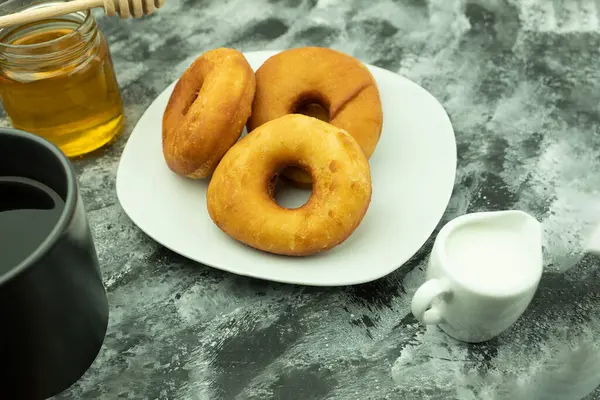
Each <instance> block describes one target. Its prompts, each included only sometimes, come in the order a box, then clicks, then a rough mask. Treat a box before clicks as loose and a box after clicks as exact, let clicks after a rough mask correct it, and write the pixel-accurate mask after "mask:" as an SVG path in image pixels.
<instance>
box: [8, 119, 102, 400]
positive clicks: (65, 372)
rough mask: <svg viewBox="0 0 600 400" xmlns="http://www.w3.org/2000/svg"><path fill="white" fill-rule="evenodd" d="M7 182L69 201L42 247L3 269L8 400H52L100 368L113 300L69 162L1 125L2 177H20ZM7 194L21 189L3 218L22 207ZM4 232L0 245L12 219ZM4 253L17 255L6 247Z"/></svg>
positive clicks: (26, 135)
mask: <svg viewBox="0 0 600 400" xmlns="http://www.w3.org/2000/svg"><path fill="white" fill-rule="evenodd" d="M7 177H18V178H19V179H21V178H22V179H24V182H37V183H39V184H42V185H45V186H44V187H47V188H50V189H52V190H53V193H55V195H56V194H57V195H58V196H59V197H60V199H58V200H61V201H62V202H64V203H63V206H62V207H61V209H59V210H58V211H57V214H56V215H57V217H56V223H52V224H50V225H52V226H50V230H49V232H48V234H47V235H46V234H45V233H42V234H41V235H42V236H43V237H42V242H41V243H39V245H37V246H35V247H34V248H32V251H31V252H30V253H29V254H26V257H24V258H23V259H22V260H20V261H18V262H17V261H15V263H14V264H9V263H5V264H4V265H3V267H2V268H0V362H1V363H2V372H1V373H0V398H1V399H46V398H48V397H52V396H54V395H56V394H58V393H60V392H62V391H64V390H65V389H67V388H69V387H70V386H71V385H73V384H74V383H75V382H76V381H77V380H79V378H81V376H82V375H83V374H84V373H85V372H86V371H87V369H88V368H89V367H90V365H91V364H92V363H93V361H94V359H95V358H96V356H97V355H98V352H99V351H100V348H101V347H102V343H103V341H104V337H105V334H106V329H107V326H108V300H107V296H106V291H105V288H104V285H103V283H102V277H101V274H100V268H99V263H98V257H97V253H96V249H95V247H94V242H93V238H92V235H91V232H90V228H89V225H88V221H87V216H86V213H85V208H84V204H83V201H82V199H81V196H80V193H79V189H78V185H77V177H76V175H75V171H74V170H73V167H72V165H71V163H70V161H69V159H68V158H67V157H66V156H65V155H64V154H63V153H62V152H61V151H60V150H59V149H58V147H56V146H55V145H53V144H52V143H50V142H48V141H46V140H45V139H42V138H41V137H38V136H35V135H33V134H30V133H26V132H23V131H18V130H14V129H3V128H0V180H1V179H2V178H4V179H12V178H7ZM0 185H2V182H0ZM15 187H17V186H15ZM7 190H14V189H11V188H8V189H7V188H6V187H5V188H4V193H5V194H4V195H2V194H1V193H0V196H2V197H3V198H5V202H4V203H5V204H4V207H5V209H4V210H2V209H0V213H2V212H5V213H7V212H10V211H6V210H10V209H11V208H12V209H14V208H15V207H14V206H15V205H14V204H12V205H11V203H10V199H9V200H6V199H8V198H10V197H11V196H10V193H9V192H7ZM6 193H8V195H7V194H6ZM14 198H16V199H18V200H16V202H24V203H26V202H27V201H28V199H27V196H23V197H18V196H16V197H14V196H13V200H14ZM14 202H15V201H13V203H14ZM7 204H8V205H7ZM1 206H2V200H1V199H0V207H1ZM19 207H20V205H19V204H16V208H19ZM27 207H28V206H27V204H23V205H22V208H24V209H26V208H27ZM25 211H27V210H25ZM4 215H5V217H6V216H7V215H8V214H4ZM0 221H3V220H2V219H0ZM4 221H6V219H5V220H4ZM1 228H2V227H0V232H2V229H1ZM21 228H23V229H33V230H35V229H38V226H37V225H34V224H29V225H28V226H25V227H21ZM4 229H5V231H4V235H5V237H4V238H2V237H0V240H7V241H6V242H5V243H9V242H8V239H9V236H8V235H7V234H6V230H7V229H10V228H8V223H6V222H5V227H4ZM40 229H41V228H40ZM38 233H39V232H38ZM34 236H35V235H34ZM0 245H1V243H0ZM0 248H2V247H0ZM3 251H4V252H5V253H6V254H5V256H6V255H7V254H8V253H10V252H11V251H10V248H8V249H7V248H6V246H5V247H4V250H3ZM2 257H3V255H2V254H0V263H2ZM9 258H10V257H9ZM4 260H6V258H5V259H4ZM11 265H12V266H11Z"/></svg>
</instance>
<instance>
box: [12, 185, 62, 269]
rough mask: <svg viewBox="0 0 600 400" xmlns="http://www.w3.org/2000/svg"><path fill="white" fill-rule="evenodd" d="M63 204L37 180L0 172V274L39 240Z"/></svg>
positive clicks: (49, 230)
mask: <svg viewBox="0 0 600 400" xmlns="http://www.w3.org/2000/svg"><path fill="white" fill-rule="evenodd" d="M64 206H65V202H64V200H63V199H62V198H61V197H60V196H59V195H58V194H57V193H56V192H55V191H54V190H52V189H51V188H49V187H48V186H46V185H44V184H42V183H40V182H37V181H34V180H31V179H28V178H22V177H14V176H5V177H2V176H0V276H1V275H2V274H4V273H5V272H7V271H9V270H10V269H12V268H14V267H16V266H17V265H18V264H19V263H21V262H22V261H23V260H25V259H26V258H27V257H28V256H29V255H30V254H31V253H33V252H34V251H35V250H36V249H37V248H38V247H39V246H40V244H42V242H43V241H44V239H46V238H47V237H48V235H49V234H50V232H51V231H52V229H53V228H54V227H55V226H56V223H57V222H58V220H59V218H60V215H61V213H62V211H63V209H64Z"/></svg>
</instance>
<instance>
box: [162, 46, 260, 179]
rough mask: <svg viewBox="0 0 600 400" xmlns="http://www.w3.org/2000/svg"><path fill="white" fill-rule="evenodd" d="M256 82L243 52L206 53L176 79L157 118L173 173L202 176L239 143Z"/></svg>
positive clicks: (169, 165) (208, 174)
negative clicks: (159, 120)
mask: <svg viewBox="0 0 600 400" xmlns="http://www.w3.org/2000/svg"><path fill="white" fill-rule="evenodd" d="M255 89H256V79H255V77H254V71H253V70H252V67H250V65H249V64H248V62H247V61H246V58H245V57H244V55H243V54H242V53H240V52H239V51H237V50H234V49H226V48H219V49H215V50H210V51H207V52H205V53H204V54H202V55H201V56H200V57H198V58H197V59H196V60H195V61H194V62H193V63H192V65H191V66H190V67H189V68H188V69H187V70H186V71H185V72H184V73H183V75H181V77H180V78H179V80H178V81H177V83H176V84H175V88H174V89H173V93H171V97H170V98H169V102H168V103H167V107H166V109H165V112H164V114H163V120H162V145H163V155H164V157H165V160H166V162H167V165H168V167H169V168H170V169H171V170H172V171H173V172H175V173H177V174H179V175H182V176H187V177H189V178H193V179H199V178H205V177H208V176H210V175H211V174H212V172H213V171H214V169H215V167H216V166H217V164H218V163H219V161H220V160H221V158H222V157H223V155H224V154H225V153H226V152H227V150H229V148H230V147H231V146H232V145H233V144H234V143H235V142H236V141H237V140H238V139H239V137H240V135H241V134H242V131H243V129H244V125H245V124H246V121H247V120H248V117H249V116H250V113H251V111H252V100H253V99H254V92H255Z"/></svg>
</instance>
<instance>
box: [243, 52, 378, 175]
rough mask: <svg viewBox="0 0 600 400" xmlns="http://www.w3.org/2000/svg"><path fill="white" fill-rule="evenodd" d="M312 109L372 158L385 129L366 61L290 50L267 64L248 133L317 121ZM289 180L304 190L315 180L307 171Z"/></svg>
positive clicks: (259, 72)
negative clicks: (278, 122) (298, 116)
mask: <svg viewBox="0 0 600 400" xmlns="http://www.w3.org/2000/svg"><path fill="white" fill-rule="evenodd" d="M311 104H312V105H314V104H318V105H320V106H322V107H323V108H324V109H325V114H329V115H328V117H327V115H325V116H324V117H321V119H325V120H326V121H327V120H328V122H330V123H331V124H332V125H335V126H336V127H338V128H342V129H344V130H345V131H347V132H349V133H350V134H351V135H352V136H353V137H354V138H355V139H356V141H357V142H358V144H359V145H360V147H362V149H363V151H364V153H365V155H366V156H367V158H370V157H371V155H372V154H373V151H374V150H375V146H376V145H377V142H378V141H379V137H380V136H381V128H382V125H383V111H382V108H381V99H380V97H379V90H378V88H377V84H376V82H375V79H374V78H373V76H372V75H371V73H370V72H369V70H368V69H367V67H365V66H364V65H363V64H362V63H361V62H360V61H358V60H357V59H355V58H353V57H351V56H349V55H346V54H344V53H341V52H339V51H336V50H332V49H328V48H322V47H302V48H296V49H290V50H285V51H282V52H281V53H278V54H276V55H274V56H272V57H271V58H269V59H268V60H267V61H265V63H264V64H263V65H262V66H261V67H260V68H259V69H258V70H257V71H256V95H255V97H254V104H253V106H252V116H251V117H250V119H249V120H248V132H250V131H252V130H254V129H256V128H257V127H259V126H261V125H262V124H264V123H265V122H267V121H270V120H273V119H275V118H278V117H281V116H282V115H285V114H290V113H298V112H299V113H303V114H308V115H311V116H313V117H317V115H315V112H314V110H313V111H312V112H311V111H308V112H303V111H301V110H302V109H303V108H306V107H307V105H311ZM308 108H310V106H309V107H308ZM313 108H314V107H313ZM284 175H285V176H286V177H287V178H290V179H292V180H293V181H295V182H296V183H299V184H301V185H302V184H304V185H306V184H310V176H309V175H308V174H307V173H306V172H304V171H302V170H299V169H288V170H286V171H285V172H284ZM302 186H303V185H302Z"/></svg>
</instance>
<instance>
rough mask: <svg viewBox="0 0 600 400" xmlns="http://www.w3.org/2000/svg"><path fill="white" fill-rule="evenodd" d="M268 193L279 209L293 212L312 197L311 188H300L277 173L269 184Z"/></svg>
mask: <svg viewBox="0 0 600 400" xmlns="http://www.w3.org/2000/svg"><path fill="white" fill-rule="evenodd" d="M282 170H283V168H282ZM269 192H270V194H271V198H272V199H273V201H274V202H276V203H277V204H278V205H279V206H280V207H283V208H287V209H290V210H294V209H297V208H300V207H302V206H303V205H305V204H306V203H307V202H308V199H310V196H311V195H312V187H308V188H300V187H298V185H294V184H293V183H292V182H291V181H289V180H288V179H286V178H284V177H282V176H281V174H280V173H277V174H275V175H274V176H273V177H272V178H271V180H270V182H269Z"/></svg>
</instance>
